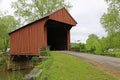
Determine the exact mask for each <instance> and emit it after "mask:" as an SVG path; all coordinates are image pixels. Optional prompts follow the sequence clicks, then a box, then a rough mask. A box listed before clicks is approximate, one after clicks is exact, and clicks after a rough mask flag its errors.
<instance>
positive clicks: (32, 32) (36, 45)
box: [10, 19, 46, 55]
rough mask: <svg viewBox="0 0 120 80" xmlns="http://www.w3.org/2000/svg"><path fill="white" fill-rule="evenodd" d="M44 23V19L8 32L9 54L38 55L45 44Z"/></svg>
mask: <svg viewBox="0 0 120 80" xmlns="http://www.w3.org/2000/svg"><path fill="white" fill-rule="evenodd" d="M44 24H45V19H43V20H41V21H39V22H35V23H34V24H30V25H28V26H27V27H24V28H22V29H20V30H18V31H16V32H14V33H12V34H10V48H11V49H10V53H11V55H39V52H40V48H41V47H42V46H46V44H45V43H46V40H45V35H44V33H45V32H44Z"/></svg>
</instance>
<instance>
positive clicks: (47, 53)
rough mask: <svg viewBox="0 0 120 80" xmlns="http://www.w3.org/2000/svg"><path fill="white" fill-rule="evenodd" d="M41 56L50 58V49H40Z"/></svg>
mask: <svg viewBox="0 0 120 80" xmlns="http://www.w3.org/2000/svg"><path fill="white" fill-rule="evenodd" d="M40 52H41V53H40V54H41V56H50V49H49V47H42V48H41V50H40Z"/></svg>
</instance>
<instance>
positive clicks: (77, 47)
mask: <svg viewBox="0 0 120 80" xmlns="http://www.w3.org/2000/svg"><path fill="white" fill-rule="evenodd" d="M71 50H72V51H77V52H79V51H80V52H85V44H84V43H81V42H80V43H71Z"/></svg>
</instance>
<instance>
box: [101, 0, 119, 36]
mask: <svg viewBox="0 0 120 80" xmlns="http://www.w3.org/2000/svg"><path fill="white" fill-rule="evenodd" d="M106 2H107V3H108V6H109V7H108V12H107V13H104V14H103V16H102V18H101V23H102V24H103V27H104V28H105V29H106V31H107V32H108V34H109V35H112V34H113V33H116V32H120V0H106Z"/></svg>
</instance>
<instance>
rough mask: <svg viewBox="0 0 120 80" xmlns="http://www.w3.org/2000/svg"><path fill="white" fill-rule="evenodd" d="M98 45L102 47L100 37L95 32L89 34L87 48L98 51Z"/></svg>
mask: <svg viewBox="0 0 120 80" xmlns="http://www.w3.org/2000/svg"><path fill="white" fill-rule="evenodd" d="M96 46H98V47H100V44H99V39H98V37H97V36H96V35H95V34H91V35H89V38H88V39H87V41H86V49H87V50H90V51H91V52H96V49H97V47H96Z"/></svg>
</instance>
